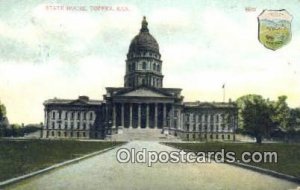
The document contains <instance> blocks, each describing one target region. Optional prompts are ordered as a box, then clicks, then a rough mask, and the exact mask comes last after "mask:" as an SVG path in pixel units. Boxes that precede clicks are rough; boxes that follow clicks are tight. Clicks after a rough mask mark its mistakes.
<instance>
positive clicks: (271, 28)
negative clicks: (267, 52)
mask: <svg viewBox="0 0 300 190" xmlns="http://www.w3.org/2000/svg"><path fill="white" fill-rule="evenodd" d="M292 19H293V16H292V15H290V14H289V13H288V12H287V11H286V10H264V11H263V12H262V13H261V14H260V15H259V16H258V26H259V29H258V39H259V41H260V43H262V44H263V45H264V46H265V47H266V48H268V49H271V50H274V51H275V50H277V49H279V48H281V47H283V46H284V45H286V44H288V43H289V42H290V41H291V38H292V30H291V23H292Z"/></svg>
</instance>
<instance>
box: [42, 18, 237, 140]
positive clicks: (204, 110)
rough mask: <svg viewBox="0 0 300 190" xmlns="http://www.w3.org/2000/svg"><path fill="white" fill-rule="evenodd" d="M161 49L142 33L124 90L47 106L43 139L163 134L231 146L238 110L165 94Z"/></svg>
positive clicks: (145, 31)
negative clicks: (145, 132) (143, 132)
mask: <svg viewBox="0 0 300 190" xmlns="http://www.w3.org/2000/svg"><path fill="white" fill-rule="evenodd" d="M160 58H161V55H160V53H159V45H158V43H157V41H156V40H155V39H154V37H153V36H152V35H151V34H150V33H149V29H148V23H147V21H146V19H145V18H144V19H143V21H142V27H141V30H140V32H139V34H138V35H137V36H135V37H134V38H133V40H132V41H131V44H130V46H129V52H128V54H127V60H126V73H125V76H124V87H107V88H106V94H105V95H104V96H103V101H99V100H90V99H89V98H88V97H87V96H80V97H79V98H78V99H76V100H62V99H50V100H47V101H45V103H44V106H45V126H44V129H43V137H45V138H72V137H73V138H100V139H103V138H108V137H112V136H114V135H117V134H118V133H120V132H121V131H123V129H126V128H128V129H136V130H143V129H147V130H148V129H155V130H157V129H161V133H163V134H165V135H172V136H175V137H178V138H180V139H183V140H234V139H235V137H234V132H235V129H236V128H237V124H238V122H237V106H236V105H235V103H232V102H229V103H224V102H219V103H216V102H183V96H182V95H181V89H180V88H163V75H162V66H163V65H162V61H161V59H160Z"/></svg>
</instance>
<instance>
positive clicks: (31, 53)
mask: <svg viewBox="0 0 300 190" xmlns="http://www.w3.org/2000/svg"><path fill="white" fill-rule="evenodd" d="M49 5H58V6H85V7H86V8H87V11H85V12H80V11H66V10H62V11H53V10H47V9H46V6H49ZM90 6H112V7H113V8H116V7H117V6H122V7H126V8H128V11H96V12H95V11H91V10H90V9H89V7H90ZM246 7H251V8H253V9H252V11H250V12H249V11H245V8H246ZM264 9H272V10H274V9H275V10H276V9H286V10H287V11H288V12H289V13H290V14H292V15H293V21H292V33H293V37H292V41H291V42H290V43H289V44H288V45H286V46H284V47H283V48H281V49H279V50H277V51H271V50H268V49H266V48H264V47H263V45H262V44H260V43H259V41H258V39H257V36H258V23H257V16H258V15H259V14H260V13H261V12H262V11H263V10H264ZM144 15H145V16H147V20H148V23H149V29H150V33H151V34H152V35H153V36H154V37H155V38H156V40H157V41H158V43H159V45H160V52H161V54H162V60H163V68H162V69H163V70H162V71H163V74H164V75H165V78H164V87H178V88H182V89H183V92H182V93H183V95H184V96H185V101H194V100H200V101H222V88H221V87H222V85H223V84H224V83H225V84H226V99H228V98H232V99H236V98H238V97H240V96H242V95H245V94H249V93H255V94H261V95H263V96H264V97H266V98H270V99H276V98H277V97H278V96H279V95H283V94H285V95H287V96H288V103H289V105H290V106H291V107H298V106H300V98H299V94H300V53H299V50H300V25H299V23H300V1H299V0H294V1H290V0H289V1H286V0H282V1H270V0H268V1H253V0H251V1H199V0H195V1H191V0H189V1H183V0H182V1H179V0H175V1H173V0H172V1H158V0H157V1H150V0H145V1H114V0H109V1H103V0H102V1H83V0H81V1H8V0H7V1H0V49H1V51H0V81H1V84H0V100H1V102H3V103H4V104H5V105H6V107H7V111H8V117H9V119H10V121H11V122H12V123H21V122H24V123H36V122H41V121H43V105H42V103H43V101H44V100H46V99H49V98H53V97H58V98H70V99H73V98H77V96H79V95H88V96H90V97H91V98H93V99H102V95H103V94H104V93H105V87H107V86H122V85H123V77H124V74H125V59H126V53H127V51H128V47H129V44H130V41H131V39H132V38H133V37H134V36H135V35H136V34H137V33H138V31H139V29H140V23H141V20H142V16H144Z"/></svg>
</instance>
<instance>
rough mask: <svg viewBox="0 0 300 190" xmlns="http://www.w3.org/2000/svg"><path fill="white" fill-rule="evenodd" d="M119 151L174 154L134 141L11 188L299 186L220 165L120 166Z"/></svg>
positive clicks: (280, 187) (230, 187)
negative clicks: (122, 149)
mask: <svg viewBox="0 0 300 190" xmlns="http://www.w3.org/2000/svg"><path fill="white" fill-rule="evenodd" d="M120 148H127V149H132V148H134V149H135V150H136V151H140V150H142V149H143V148H146V149H147V151H157V152H161V151H168V152H170V151H174V150H176V149H175V148H171V147H168V146H166V145H162V144H159V143H158V142H146V141H131V142H129V143H127V144H125V145H123V146H122V147H119V148H116V149H113V150H111V151H108V152H106V153H103V154H100V155H97V156H94V157H92V158H89V159H86V160H83V161H81V162H79V163H75V164H72V165H68V166H65V167H62V168H59V169H56V170H54V171H52V172H49V173H45V174H43V175H39V176H36V177H33V178H30V179H27V180H25V181H22V182H20V183H17V184H15V185H13V186H10V187H8V189H16V190H17V189H20V190H21V189H22V190H26V189H28V190H32V189H44V190H47V189H51V190H52V189H65V190H67V189H70V190H71V189H72V190H76V189H86V190H87V189H91V190H92V189H106V190H109V189H112V190H118V189H122V190H123V189H130V190H134V189H158V190H159V189H164V190H165V189H174V190H175V189H204V190H205V189H209V190H211V189H243V190H247V189H249V190H253V189H256V190H259V189H272V190H277V189H278V190H282V189H296V188H297V184H295V183H292V182H289V181H286V180H282V179H279V178H275V177H271V176H268V175H264V174H260V173H258V172H254V171H251V170H247V169H243V168H239V167H235V166H231V165H228V164H221V163H178V164H174V163H156V164H153V166H152V167H148V166H147V164H146V163H145V164H142V163H119V162H118V161H117V159H116V153H117V151H118V150H119V149H120Z"/></svg>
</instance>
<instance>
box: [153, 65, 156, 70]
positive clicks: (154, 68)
mask: <svg viewBox="0 0 300 190" xmlns="http://www.w3.org/2000/svg"><path fill="white" fill-rule="evenodd" d="M153 70H154V71H156V64H155V63H154V64H153Z"/></svg>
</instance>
